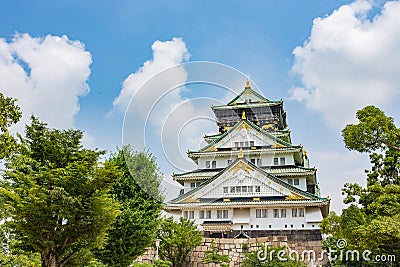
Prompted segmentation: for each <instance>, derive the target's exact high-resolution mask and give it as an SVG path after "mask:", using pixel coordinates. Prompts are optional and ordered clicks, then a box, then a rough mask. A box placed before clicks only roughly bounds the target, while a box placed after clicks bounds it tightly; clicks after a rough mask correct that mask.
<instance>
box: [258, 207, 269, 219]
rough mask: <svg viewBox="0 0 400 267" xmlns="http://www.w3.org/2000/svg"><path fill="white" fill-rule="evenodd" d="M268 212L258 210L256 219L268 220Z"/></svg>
mask: <svg viewBox="0 0 400 267" xmlns="http://www.w3.org/2000/svg"><path fill="white" fill-rule="evenodd" d="M267 217H268V210H267V209H256V218H267Z"/></svg>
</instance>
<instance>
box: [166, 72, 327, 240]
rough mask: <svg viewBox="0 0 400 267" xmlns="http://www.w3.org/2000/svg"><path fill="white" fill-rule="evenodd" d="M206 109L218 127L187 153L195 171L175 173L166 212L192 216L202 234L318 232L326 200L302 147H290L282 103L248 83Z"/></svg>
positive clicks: (254, 235)
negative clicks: (176, 188)
mask: <svg viewBox="0 0 400 267" xmlns="http://www.w3.org/2000/svg"><path fill="white" fill-rule="evenodd" d="M211 108H212V110H213V112H214V114H215V116H216V122H217V125H218V129H219V132H218V134H215V135H205V136H204V139H205V141H206V142H207V145H206V146H204V147H203V148H201V149H199V150H197V151H188V153H187V154H188V157H190V158H191V159H192V160H193V161H194V162H195V163H196V164H197V169H196V170H193V171H190V172H185V173H179V174H174V175H173V178H174V180H175V181H177V182H179V183H180V184H181V185H182V186H183V189H182V190H181V193H180V195H179V196H178V197H177V198H175V199H173V200H171V201H169V202H168V203H167V204H166V206H165V208H164V209H165V211H166V212H167V213H168V214H169V215H171V216H173V217H174V218H175V219H178V218H179V217H185V218H189V219H193V220H195V221H196V223H197V224H198V227H199V229H201V230H202V231H203V232H204V236H205V237H215V238H218V237H219V238H221V237H222V238H250V237H251V238H255V237H264V236H271V235H274V233H282V231H285V232H288V233H290V232H292V231H289V230H296V231H297V232H296V233H302V231H303V232H304V233H307V234H309V233H310V232H314V231H313V230H315V232H317V233H320V232H319V223H320V222H321V220H322V219H323V218H324V217H326V216H327V215H328V212H329V204H330V200H329V198H323V197H321V196H320V191H319V186H318V183H317V176H316V172H317V170H316V168H311V167H310V166H309V159H308V155H307V152H306V150H305V149H304V148H303V147H302V145H301V144H300V145H294V144H292V141H291V136H290V130H289V128H288V125H287V123H286V112H285V110H284V108H283V101H282V100H279V101H272V100H268V99H266V98H265V97H263V96H262V95H260V94H259V93H257V92H256V91H254V90H253V89H252V88H251V85H250V82H249V81H248V80H247V82H246V85H245V88H244V90H243V91H242V92H241V93H240V94H239V95H238V96H237V97H235V98H234V99H232V100H231V101H230V102H229V103H228V104H226V105H222V106H212V107H211ZM319 236H320V234H319ZM318 238H319V237H317V239H318Z"/></svg>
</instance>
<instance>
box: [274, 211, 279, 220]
mask: <svg viewBox="0 0 400 267" xmlns="http://www.w3.org/2000/svg"><path fill="white" fill-rule="evenodd" d="M274 218H279V209H274Z"/></svg>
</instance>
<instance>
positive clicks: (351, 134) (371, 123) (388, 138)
mask: <svg viewBox="0 0 400 267" xmlns="http://www.w3.org/2000/svg"><path fill="white" fill-rule="evenodd" d="M356 118H357V119H358V121H359V123H358V124H349V125H346V127H345V128H344V129H343V131H342V135H343V138H344V142H345V145H346V147H347V148H348V149H350V150H356V151H358V152H361V153H364V152H373V151H376V150H379V149H381V150H386V149H393V150H396V151H400V129H398V128H397V127H396V125H395V124H394V120H393V118H391V117H387V116H386V115H385V113H384V112H383V111H381V110H380V109H379V108H377V107H375V106H366V107H364V108H363V109H361V110H358V111H357V114H356Z"/></svg>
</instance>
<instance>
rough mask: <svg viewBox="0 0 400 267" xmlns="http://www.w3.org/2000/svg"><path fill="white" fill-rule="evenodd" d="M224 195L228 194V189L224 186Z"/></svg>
mask: <svg viewBox="0 0 400 267" xmlns="http://www.w3.org/2000/svg"><path fill="white" fill-rule="evenodd" d="M224 194H228V187H227V186H224Z"/></svg>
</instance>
